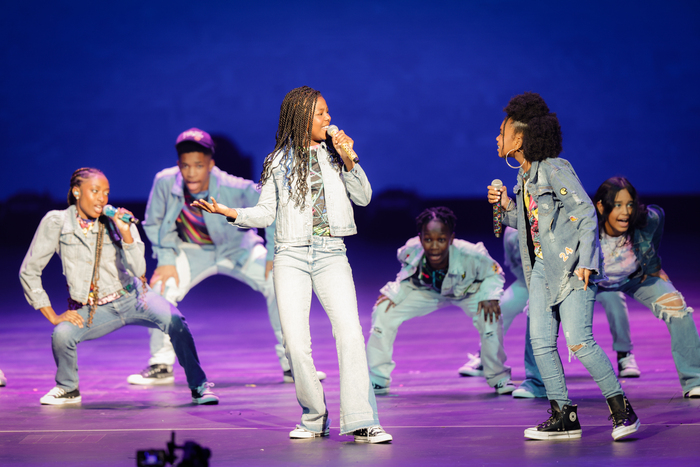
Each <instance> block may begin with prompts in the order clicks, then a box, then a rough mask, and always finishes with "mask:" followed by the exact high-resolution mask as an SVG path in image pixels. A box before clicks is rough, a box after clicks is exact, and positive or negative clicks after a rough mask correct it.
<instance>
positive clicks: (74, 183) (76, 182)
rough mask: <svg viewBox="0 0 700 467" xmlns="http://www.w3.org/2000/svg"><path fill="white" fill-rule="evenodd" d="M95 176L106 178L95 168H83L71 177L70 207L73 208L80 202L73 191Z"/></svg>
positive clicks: (69, 190)
mask: <svg viewBox="0 0 700 467" xmlns="http://www.w3.org/2000/svg"><path fill="white" fill-rule="evenodd" d="M95 175H102V176H103V177H104V174H103V173H102V171H101V170H99V169H95V168H93V167H81V168H79V169H77V170H76V171H75V172H73V175H71V177H70V188H68V206H72V205H73V204H75V203H76V202H77V201H78V200H77V199H76V198H75V196H74V195H73V189H74V188H77V187H79V186H80V185H82V184H83V182H84V181H85V180H87V179H88V178H91V177H94V176H95Z"/></svg>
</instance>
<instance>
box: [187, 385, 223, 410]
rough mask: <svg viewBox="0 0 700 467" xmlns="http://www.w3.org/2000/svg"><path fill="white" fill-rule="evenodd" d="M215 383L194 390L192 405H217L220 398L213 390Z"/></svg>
mask: <svg viewBox="0 0 700 467" xmlns="http://www.w3.org/2000/svg"><path fill="white" fill-rule="evenodd" d="M211 387H214V383H202V385H201V386H199V387H198V388H197V389H192V403H193V404H197V405H217V404H218V403H219V397H218V396H217V395H216V394H214V393H213V392H212V391H211V389H209V388H211Z"/></svg>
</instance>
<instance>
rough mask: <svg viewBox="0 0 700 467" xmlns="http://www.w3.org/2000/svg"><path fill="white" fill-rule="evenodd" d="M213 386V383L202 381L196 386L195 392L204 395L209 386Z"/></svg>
mask: <svg viewBox="0 0 700 467" xmlns="http://www.w3.org/2000/svg"><path fill="white" fill-rule="evenodd" d="M213 387H214V383H208V382H207V383H203V384H202V385H201V386H200V387H198V388H197V392H198V393H199V394H202V395H204V394H206V393H207V392H208V391H209V388H213Z"/></svg>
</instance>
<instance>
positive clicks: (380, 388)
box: [372, 383, 389, 396]
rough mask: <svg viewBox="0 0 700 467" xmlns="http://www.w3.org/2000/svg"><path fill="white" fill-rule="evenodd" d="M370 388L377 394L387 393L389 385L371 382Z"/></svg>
mask: <svg viewBox="0 0 700 467" xmlns="http://www.w3.org/2000/svg"><path fill="white" fill-rule="evenodd" d="M372 389H374V394H375V395H377V396H383V395H385V394H389V386H380V385H378V384H375V383H372Z"/></svg>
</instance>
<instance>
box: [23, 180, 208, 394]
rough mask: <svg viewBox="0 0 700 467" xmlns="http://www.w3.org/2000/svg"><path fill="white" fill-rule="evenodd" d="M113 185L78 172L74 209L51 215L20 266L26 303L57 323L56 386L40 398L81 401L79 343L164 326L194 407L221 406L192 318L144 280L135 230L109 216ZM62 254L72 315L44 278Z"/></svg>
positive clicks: (119, 213)
mask: <svg viewBox="0 0 700 467" xmlns="http://www.w3.org/2000/svg"><path fill="white" fill-rule="evenodd" d="M108 200H109V182H108V181H107V178H106V177H105V176H104V174H103V173H102V172H101V171H99V170H97V169H93V168H82V169H78V170H76V171H75V172H73V176H72V177H71V180H70V189H69V190H68V205H69V206H68V209H65V210H63V211H50V212H49V213H48V214H46V215H45V216H44V218H43V219H42V221H41V223H40V224H39V227H38V229H37V231H36V234H35V235H34V239H33V240H32V244H31V246H30V247H29V251H28V252H27V255H26V256H25V257H24V261H23V262H22V267H21V269H20V273H19V276H20V281H21V283H22V287H23V288H24V294H25V297H26V298H27V301H28V302H29V304H30V305H32V306H33V307H34V308H35V309H37V310H40V311H41V312H42V314H43V315H44V316H45V317H46V319H48V320H49V321H50V322H51V324H53V325H55V326H56V327H55V328H54V332H53V335H52V337H51V339H52V348H53V355H54V360H55V361H56V366H57V367H58V369H57V371H56V387H54V388H53V389H52V390H51V391H49V393H48V394H46V395H45V396H44V397H42V398H41V399H40V402H41V404H43V405H63V404H79V403H80V402H81V401H82V396H81V395H80V390H79V389H78V363H77V360H78V354H77V348H76V347H77V345H78V344H79V343H81V342H84V341H88V340H92V339H97V338H98V337H102V336H104V335H106V334H109V333H110V332H112V331H115V330H117V329H119V328H121V327H123V326H124V325H127V324H135V325H139V326H146V327H151V328H158V329H160V330H161V331H163V332H165V333H168V335H169V336H170V338H171V340H172V342H173V346H174V347H175V353H176V354H177V357H178V360H179V361H180V364H181V365H183V366H184V368H185V374H186V375H187V383H188V385H189V387H190V389H191V391H192V402H193V403H194V404H218V402H219V398H218V397H217V396H216V395H214V393H212V392H211V390H210V389H209V388H210V387H211V386H213V384H212V383H208V382H207V378H206V375H205V374H204V371H203V370H202V368H201V366H200V364H199V358H198V357H197V350H196V348H195V345H194V340H193V339H192V334H191V333H190V330H189V327H188V326H187V323H186V322H185V318H184V317H183V316H182V315H181V314H180V312H179V311H178V310H177V308H175V307H174V306H172V305H170V304H169V303H168V302H167V301H166V300H165V299H164V298H163V297H161V296H160V295H158V294H157V293H155V292H153V291H152V290H150V288H148V287H147V286H146V284H145V279H144V280H143V282H142V281H141V280H139V279H138V277H142V276H143V275H144V274H145V272H146V260H145V259H144V251H145V247H144V244H143V242H142V241H141V238H140V237H139V233H138V230H137V228H136V226H135V225H130V223H128V222H124V221H123V220H122V219H121V218H122V216H123V215H124V214H125V213H126V214H131V213H129V212H128V211H126V210H124V209H119V210H118V211H117V212H116V213H115V214H114V216H112V217H111V218H108V217H107V216H106V215H105V214H104V207H105V206H106V205H107V202H108ZM55 252H58V255H59V256H60V258H61V262H62V263H63V274H64V275H65V276H66V281H67V283H68V291H69V293H70V298H69V299H68V308H69V309H68V311H66V312H64V313H61V314H56V312H55V311H54V309H53V307H52V306H51V302H50V300H49V297H48V295H47V294H46V291H45V290H44V289H43V286H42V282H41V274H42V271H43V269H44V268H45V267H46V265H47V263H48V262H49V260H50V259H51V257H52V256H53V254H54V253H55Z"/></svg>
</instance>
